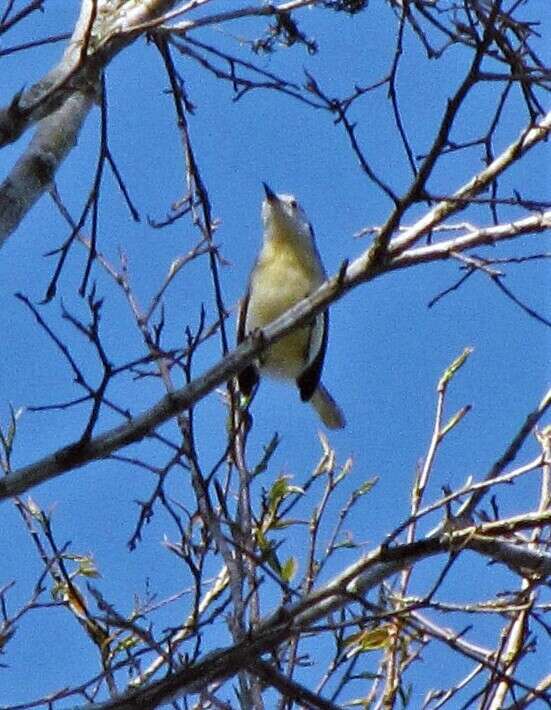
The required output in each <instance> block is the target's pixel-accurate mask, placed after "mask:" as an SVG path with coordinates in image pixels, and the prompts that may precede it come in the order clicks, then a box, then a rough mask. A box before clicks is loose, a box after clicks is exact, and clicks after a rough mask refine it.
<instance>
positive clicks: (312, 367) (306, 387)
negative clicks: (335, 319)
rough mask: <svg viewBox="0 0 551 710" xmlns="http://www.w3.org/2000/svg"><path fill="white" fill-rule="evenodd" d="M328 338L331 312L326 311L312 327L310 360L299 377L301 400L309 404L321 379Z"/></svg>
mask: <svg viewBox="0 0 551 710" xmlns="http://www.w3.org/2000/svg"><path fill="white" fill-rule="evenodd" d="M319 328H321V334H320V331H319V330H318V329H319ZM316 336H317V337H316ZM328 337H329V312H328V311H324V313H321V314H320V315H319V316H317V317H316V320H315V323H314V325H313V326H312V329H311V331H310V343H309V345H308V350H309V360H308V362H307V364H306V367H305V368H304V370H303V371H302V372H301V373H300V375H299V376H298V377H297V385H298V389H299V392H300V398H301V399H302V401H303V402H307V401H308V400H309V399H310V398H311V397H312V395H313V394H314V392H315V391H316V387H317V386H318V384H319V381H320V379H321V371H322V369H323V361H324V360H325V351H326V350H327V339H328ZM316 341H317V342H316ZM312 350H315V352H312Z"/></svg>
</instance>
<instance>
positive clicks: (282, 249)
mask: <svg viewBox="0 0 551 710" xmlns="http://www.w3.org/2000/svg"><path fill="white" fill-rule="evenodd" d="M262 184H263V185H264V191H265V193H266V199H265V200H264V202H263V203H262V221H263V222H264V240H263V245H262V249H261V250H260V254H259V256H258V259H257V261H256V264H255V265H254V267H253V270H252V272H251V275H250V278H249V286H248V289H247V293H246V294H245V296H244V298H243V299H242V301H241V305H240V309H239V317H238V323H237V342H238V343H241V342H242V341H243V340H244V339H245V338H246V336H247V335H248V334H249V333H251V332H252V331H254V330H256V329H257V328H263V327H265V326H266V325H268V323H271V322H272V321H273V320H275V319H276V318H278V317H279V316H280V315H282V314H283V313H285V311H287V310H288V309H289V308H291V307H292V306H294V305H295V304H296V303H298V302H299V301H302V299H303V298H306V296H308V295H310V294H311V293H313V291H315V290H316V289H317V288H318V287H319V286H320V285H321V284H322V283H323V282H324V281H325V279H326V274H325V269H324V268H323V264H322V263H321V259H320V256H319V253H318V250H317V248H316V243H315V240H314V231H313V229H312V226H311V224H310V223H309V222H308V219H307V218H306V215H305V214H304V211H303V210H302V208H301V207H300V205H299V204H298V202H297V200H296V199H295V197H293V195H276V194H275V192H273V190H271V189H270V188H269V187H268V185H266V183H262ZM328 335H329V313H328V311H324V312H323V313H320V314H319V315H317V316H316V317H315V318H314V319H313V321H312V322H309V323H306V324H305V325H303V326H301V327H299V328H296V329H294V330H293V331H291V332H290V333H289V334H288V335H286V336H284V337H283V338H282V339H281V340H278V341H277V343H274V344H273V345H271V346H270V347H269V348H268V349H267V350H266V351H265V352H264V353H263V354H262V356H261V357H260V358H259V360H258V361H257V362H255V363H254V364H251V365H249V366H247V367H246V368H245V369H244V370H242V371H241V372H240V373H239V375H238V377H237V381H238V384H239V389H240V391H241V392H242V394H244V395H245V396H249V395H250V394H251V392H252V391H253V389H254V387H255V385H256V384H257V382H258V378H259V370H260V371H261V372H262V373H265V374H267V375H271V376H273V377H280V378H284V379H293V380H296V383H297V387H298V389H299V392H300V397H301V399H302V400H303V401H307V402H310V403H311V404H312V405H313V407H314V409H315V410H316V412H317V413H318V414H319V416H320V418H321V420H322V422H323V423H324V424H325V426H326V427H328V428H329V429H342V428H343V427H344V426H345V423H346V421H345V418H344V414H343V413H342V411H341V409H340V408H339V406H338V405H337V403H336V402H335V400H334V399H333V398H332V397H331V395H330V394H329V392H328V391H327V390H326V389H325V387H324V386H323V384H322V383H321V380H320V378H321V371H322V369H323V361H324V358H325V351H326V348H327V338H328Z"/></svg>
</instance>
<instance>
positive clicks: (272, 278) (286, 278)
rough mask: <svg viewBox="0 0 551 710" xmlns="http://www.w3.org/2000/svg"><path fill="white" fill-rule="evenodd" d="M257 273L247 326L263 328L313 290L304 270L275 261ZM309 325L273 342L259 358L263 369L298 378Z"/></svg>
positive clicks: (275, 374) (303, 360)
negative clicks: (280, 264)
mask: <svg viewBox="0 0 551 710" xmlns="http://www.w3.org/2000/svg"><path fill="white" fill-rule="evenodd" d="M260 269H261V270H260V271H259V272H258V273H257V277H258V278H257V279H256V280H255V281H256V283H253V284H252V289H251V297H250V301H249V305H248V310H247V322H246V330H247V332H251V331H252V330H255V329H256V328H263V327H264V326H266V325H268V323H271V322H272V321H273V320H275V319H276V318H278V317H279V316H280V315H281V314H282V313H285V311H287V310H289V308H291V307H292V306H294V305H295V304H296V303H298V302H299V301H301V300H302V299H303V298H305V297H306V296H307V295H308V294H309V293H310V292H311V290H312V286H311V280H310V279H309V278H308V275H306V274H304V273H303V272H302V271H300V270H297V269H293V268H290V265H289V264H286V265H282V267H281V268H280V266H279V265H278V264H277V263H272V264H271V265H270V266H269V267H264V268H262V265H260ZM309 340H310V326H308V325H307V326H303V327H302V328H298V329H297V330H294V331H292V332H291V333H289V335H286V336H285V337H284V338H283V339H282V340H279V341H278V342H277V343H275V344H274V345H272V346H271V347H270V348H269V349H268V350H267V351H266V352H265V353H264V354H263V355H262V358H261V361H260V363H259V364H260V366H261V368H262V370H263V371H264V372H265V373H266V374H269V375H272V376H274V377H284V378H293V379H296V378H297V377H298V375H299V374H300V372H301V371H302V369H303V367H304V363H305V361H306V359H307V355H308V344H309Z"/></svg>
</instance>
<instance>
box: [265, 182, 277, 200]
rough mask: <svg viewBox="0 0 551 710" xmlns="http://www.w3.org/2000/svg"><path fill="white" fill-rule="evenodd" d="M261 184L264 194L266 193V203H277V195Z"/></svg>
mask: <svg viewBox="0 0 551 710" xmlns="http://www.w3.org/2000/svg"><path fill="white" fill-rule="evenodd" d="M262 184H263V185H264V192H265V193H266V199H267V200H268V202H270V203H273V202H277V195H276V194H275V192H274V191H273V190H272V188H271V187H268V185H266V183H265V182H263V183H262Z"/></svg>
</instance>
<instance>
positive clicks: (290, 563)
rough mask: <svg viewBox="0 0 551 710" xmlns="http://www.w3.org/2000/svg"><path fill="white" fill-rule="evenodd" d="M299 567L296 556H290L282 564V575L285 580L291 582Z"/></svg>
mask: <svg viewBox="0 0 551 710" xmlns="http://www.w3.org/2000/svg"><path fill="white" fill-rule="evenodd" d="M297 569H298V562H297V559H296V557H289V558H288V559H286V560H285V562H284V563H283V564H282V565H281V572H280V575H279V576H280V577H281V579H282V580H283V581H284V582H287V583H289V582H290V581H291V580H292V579H293V577H294V576H295V574H296V571H297Z"/></svg>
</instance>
